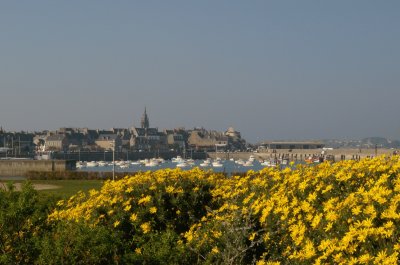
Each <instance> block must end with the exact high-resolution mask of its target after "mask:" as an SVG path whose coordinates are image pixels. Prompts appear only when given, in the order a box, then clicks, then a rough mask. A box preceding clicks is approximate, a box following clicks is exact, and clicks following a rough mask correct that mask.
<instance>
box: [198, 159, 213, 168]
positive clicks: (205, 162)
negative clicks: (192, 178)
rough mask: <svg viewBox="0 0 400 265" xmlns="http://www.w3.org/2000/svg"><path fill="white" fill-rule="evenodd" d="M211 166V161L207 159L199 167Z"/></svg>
mask: <svg viewBox="0 0 400 265" xmlns="http://www.w3.org/2000/svg"><path fill="white" fill-rule="evenodd" d="M210 164H211V161H210V160H209V159H207V160H204V161H203V163H201V164H200V166H201V167H209V166H210Z"/></svg>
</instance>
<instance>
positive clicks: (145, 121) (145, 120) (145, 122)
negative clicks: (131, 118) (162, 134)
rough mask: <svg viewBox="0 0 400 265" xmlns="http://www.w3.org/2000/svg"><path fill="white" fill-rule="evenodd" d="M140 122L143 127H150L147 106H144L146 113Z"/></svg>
mask: <svg viewBox="0 0 400 265" xmlns="http://www.w3.org/2000/svg"><path fill="white" fill-rule="evenodd" d="M140 123H141V125H142V128H145V129H148V128H149V127H150V124H149V117H148V116H147V111H146V107H144V113H143V116H142V119H141V122H140Z"/></svg>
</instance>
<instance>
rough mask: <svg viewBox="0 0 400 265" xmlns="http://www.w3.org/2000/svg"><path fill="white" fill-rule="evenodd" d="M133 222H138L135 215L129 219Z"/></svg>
mask: <svg viewBox="0 0 400 265" xmlns="http://www.w3.org/2000/svg"><path fill="white" fill-rule="evenodd" d="M129 220H131V221H132V222H135V221H136V220H137V214H135V213H133V214H132V215H131V217H130V218H129Z"/></svg>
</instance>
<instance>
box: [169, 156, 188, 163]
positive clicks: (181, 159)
mask: <svg viewBox="0 0 400 265" xmlns="http://www.w3.org/2000/svg"><path fill="white" fill-rule="evenodd" d="M171 161H172V162H173V163H181V162H184V161H185V159H183V158H182V157H181V156H177V157H173V158H172V159H171Z"/></svg>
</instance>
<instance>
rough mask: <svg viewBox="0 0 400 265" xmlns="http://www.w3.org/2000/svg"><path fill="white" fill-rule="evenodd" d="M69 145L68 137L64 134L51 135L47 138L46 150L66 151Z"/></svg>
mask: <svg viewBox="0 0 400 265" xmlns="http://www.w3.org/2000/svg"><path fill="white" fill-rule="evenodd" d="M68 146H69V141H68V137H67V136H66V135H64V134H54V135H49V136H47V138H46V140H45V150H46V151H65V150H67V149H68Z"/></svg>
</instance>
